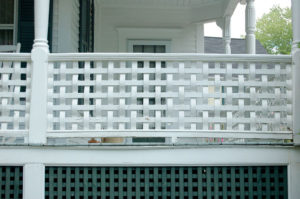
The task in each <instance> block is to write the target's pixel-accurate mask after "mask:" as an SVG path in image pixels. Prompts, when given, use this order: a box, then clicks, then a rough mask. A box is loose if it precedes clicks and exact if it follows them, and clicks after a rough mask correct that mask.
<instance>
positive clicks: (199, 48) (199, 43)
mask: <svg viewBox="0 0 300 199" xmlns="http://www.w3.org/2000/svg"><path fill="white" fill-rule="evenodd" d="M195 25H196V53H204V23H196V24H195Z"/></svg>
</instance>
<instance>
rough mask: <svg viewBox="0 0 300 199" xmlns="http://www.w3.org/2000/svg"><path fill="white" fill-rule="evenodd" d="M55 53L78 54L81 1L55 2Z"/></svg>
mask: <svg viewBox="0 0 300 199" xmlns="http://www.w3.org/2000/svg"><path fill="white" fill-rule="evenodd" d="M52 34H53V42H52V49H53V50H52V51H53V52H60V53H62V52H78V41H79V1H78V0H63V1H61V0H54V2H53V29H52Z"/></svg>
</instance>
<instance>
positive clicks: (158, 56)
mask: <svg viewBox="0 0 300 199" xmlns="http://www.w3.org/2000/svg"><path fill="white" fill-rule="evenodd" d="M75 60H80V61H89V60H95V61H97V60H99V61H103V60H109V61H131V60H144V61H147V60H148V61H152V60H155V61H207V62H227V61H230V62H261V63H278V62H280V63H290V62H291V61H292V56H290V55H247V54H239V55H236V54H235V55H224V54H197V53H51V54H50V55H49V61H75Z"/></svg>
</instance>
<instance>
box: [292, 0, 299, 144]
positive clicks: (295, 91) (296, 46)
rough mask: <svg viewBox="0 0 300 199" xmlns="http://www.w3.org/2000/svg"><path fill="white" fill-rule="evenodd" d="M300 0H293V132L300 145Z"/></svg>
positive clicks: (296, 142)
mask: <svg viewBox="0 0 300 199" xmlns="http://www.w3.org/2000/svg"><path fill="white" fill-rule="evenodd" d="M299 10H300V1H299V0H292V23H293V47H292V57H293V132H294V142H295V144H296V145H300V122H299V121H300V12H299Z"/></svg>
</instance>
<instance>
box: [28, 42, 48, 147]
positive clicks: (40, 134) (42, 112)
mask: <svg viewBox="0 0 300 199" xmlns="http://www.w3.org/2000/svg"><path fill="white" fill-rule="evenodd" d="M42 46H43V45H42ZM42 46H40V45H38V46H36V47H34V49H33V50H32V53H31V59H32V90H31V97H30V101H31V104H33V106H30V115H29V116H30V120H29V143H30V144H45V143H46V134H45V133H46V131H47V126H48V121H47V120H48V119H47V116H48V113H47V104H48V100H47V99H48V97H47V95H48V85H47V84H48V48H47V47H45V46H43V47H42Z"/></svg>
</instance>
